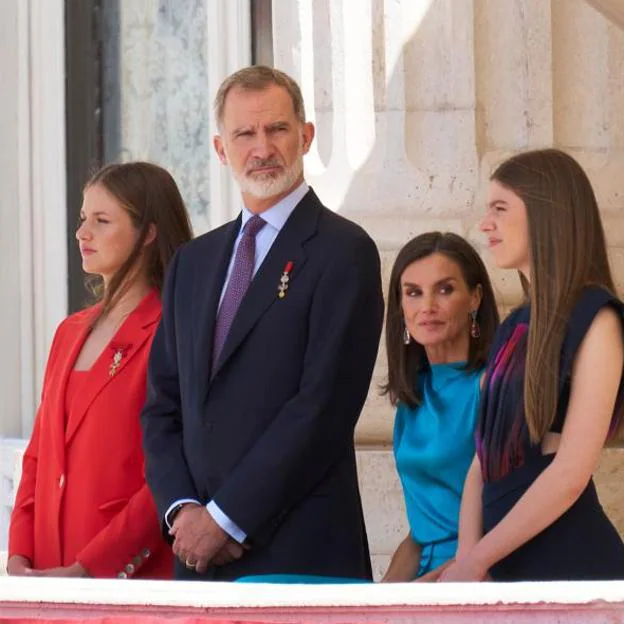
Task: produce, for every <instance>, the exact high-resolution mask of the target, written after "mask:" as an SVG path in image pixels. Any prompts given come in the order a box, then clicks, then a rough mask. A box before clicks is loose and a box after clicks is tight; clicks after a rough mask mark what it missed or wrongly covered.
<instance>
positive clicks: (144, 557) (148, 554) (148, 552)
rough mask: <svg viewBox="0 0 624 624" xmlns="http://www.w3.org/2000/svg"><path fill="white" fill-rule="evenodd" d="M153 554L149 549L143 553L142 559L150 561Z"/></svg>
mask: <svg viewBox="0 0 624 624" xmlns="http://www.w3.org/2000/svg"><path fill="white" fill-rule="evenodd" d="M151 554H152V553H151V552H150V551H149V550H148V549H147V548H144V549H143V550H142V551H141V557H143V559H148V558H149V556H150V555H151Z"/></svg>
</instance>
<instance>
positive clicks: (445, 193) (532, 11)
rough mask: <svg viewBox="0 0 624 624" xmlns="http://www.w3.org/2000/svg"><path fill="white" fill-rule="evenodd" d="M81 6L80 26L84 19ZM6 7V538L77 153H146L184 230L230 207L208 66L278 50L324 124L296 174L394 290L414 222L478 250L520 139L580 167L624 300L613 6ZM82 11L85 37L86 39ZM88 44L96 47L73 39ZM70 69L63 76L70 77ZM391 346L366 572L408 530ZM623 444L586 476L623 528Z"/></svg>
mask: <svg viewBox="0 0 624 624" xmlns="http://www.w3.org/2000/svg"><path fill="white" fill-rule="evenodd" d="M80 3H82V4H80ZM87 4H90V7H91V13H89V15H88V16H87V18H86V21H85V20H84V19H83V18H81V17H80V15H79V13H80V11H81V10H84V6H86V5H87ZM0 7H1V9H2V15H3V19H2V26H0V28H2V36H1V37H0V70H1V71H0V76H2V86H3V88H2V92H3V97H2V98H0V145H1V150H0V292H1V293H2V305H1V306H0V345H1V346H2V357H1V358H0V436H2V437H3V438H4V442H3V443H2V445H0V464H1V470H2V475H3V476H2V479H3V480H2V485H1V487H0V496H2V497H3V498H2V501H3V504H4V507H3V509H2V515H1V516H0V523H2V524H3V526H2V527H0V528H1V530H2V534H3V539H4V533H5V532H6V520H7V517H8V508H9V506H10V500H11V492H12V487H13V484H12V477H11V475H12V471H13V466H14V450H13V449H14V448H15V447H16V446H17V447H20V446H23V442H19V441H17V442H15V441H14V440H16V439H17V440H22V439H24V438H27V437H28V435H29V433H30V430H31V427H32V422H33V418H34V415H35V412H36V406H37V398H38V394H39V391H40V385H41V377H42V372H43V366H44V363H45V359H46V354H47V349H48V347H49V345H50V341H51V339H52V336H53V333H54V329H55V327H56V325H57V324H58V322H59V321H60V320H61V319H62V318H63V317H64V316H65V315H66V314H67V313H68V311H69V310H70V309H72V308H73V309H75V307H76V306H77V305H79V304H80V301H79V298H80V297H79V294H80V290H79V289H80V284H79V279H80V276H79V273H77V272H76V266H77V265H76V256H75V253H76V252H75V248H74V247H73V245H72V231H73V219H74V218H75V215H76V214H77V210H78V209H79V202H80V186H81V184H82V183H84V181H85V177H84V176H85V175H86V173H87V171H88V168H89V165H90V162H89V161H90V159H91V158H92V157H93V155H94V154H95V155H96V157H97V158H96V160H98V159H99V160H100V161H101V162H107V161H110V160H118V159H121V160H130V159H139V158H140V159H149V160H154V161H156V162H158V163H159V164H162V165H164V166H166V167H168V168H169V169H170V170H171V171H172V173H173V174H174V176H175V177H176V179H177V180H178V182H179V183H180V187H181V190H182V193H183V195H184V197H185V200H186V201H187V203H188V205H189V209H190V211H191V214H192V218H193V224H194V227H195V230H196V233H201V232H203V231H206V230H207V229H209V228H212V227H214V226H216V225H219V224H221V223H223V222H224V221H226V220H228V219H229V218H231V217H232V216H233V215H235V214H236V213H237V211H238V207H239V203H238V199H237V195H236V190H235V188H234V187H233V185H232V182H231V180H230V178H229V176H228V174H227V172H226V171H224V170H223V169H222V168H221V166H220V165H219V163H218V161H217V159H215V158H213V157H212V154H211V142H212V141H211V136H212V134H213V132H214V123H213V120H212V119H211V106H210V104H211V100H212V97H213V95H214V91H215V90H216V87H217V86H218V84H219V82H220V81H221V79H222V78H223V77H225V76H226V75H227V74H228V73H230V72H231V71H233V70H235V69H237V68H239V67H241V66H243V65H246V64H249V63H250V62H252V60H257V61H263V62H273V63H274V65H275V66H276V67H279V68H280V69H283V70H285V71H287V72H288V73H290V74H292V75H293V76H294V77H296V78H297V79H298V80H299V82H300V84H301V85H302V89H303V92H304V97H305V101H306V106H307V112H308V116H309V117H310V119H311V120H312V121H314V122H315V124H316V127H317V140H316V142H315V145H314V147H313V149H312V151H311V153H310V154H309V155H308V157H307V160H306V175H307V179H308V181H309V182H310V184H311V185H312V186H313V187H314V188H315V190H316V191H317V193H318V194H319V196H320V197H321V198H322V199H323V200H324V202H325V203H326V204H327V205H328V206H329V207H331V208H332V209H334V210H336V211H339V212H340V213H342V214H344V215H345V216H347V217H349V218H351V219H353V220H355V221H357V222H359V223H360V224H361V225H363V226H364V227H365V228H366V229H367V230H368V231H369V232H370V233H371V235H372V236H373V237H374V238H375V240H376V241H377V244H378V246H379V249H380V253H381V256H382V264H383V271H384V279H385V283H386V284H387V280H388V277H389V271H390V267H391V265H392V262H393V259H394V256H395V255H396V252H397V250H398V249H399V248H400V247H401V246H402V244H403V243H404V242H406V241H407V240H408V239H409V238H411V237H412V236H414V235H416V234H419V233H421V232H425V231H427V230H432V229H439V230H451V231H454V232H457V233H459V234H461V235H463V236H466V237H467V238H468V239H469V240H470V241H471V242H473V243H474V244H475V246H476V247H477V248H478V249H479V250H480V251H481V252H483V256H484V259H485V260H486V263H488V262H489V259H488V256H487V252H486V250H485V249H484V244H483V243H484V241H483V239H482V238H481V236H480V234H479V232H478V230H477V223H478V221H479V218H480V215H481V214H482V213H483V210H484V199H483V190H484V182H485V181H486V180H487V177H488V175H489V173H490V171H491V170H492V167H493V166H494V165H495V164H496V163H497V162H498V161H500V160H501V159H502V158H504V157H505V156H507V155H509V154H511V153H514V152H516V151H519V150H524V149H531V148H539V147H547V146H556V147H559V148H562V149H565V150H567V151H569V152H570V153H571V154H572V155H574V156H575V157H576V158H577V159H578V160H579V161H580V162H581V164H582V165H583V166H584V167H585V168H586V170H587V171H588V173H589V175H590V178H591V180H592V182H593V184H594V187H595V189H596V191H597V195H598V200H599V205H600V208H601V211H602V214H603V219H604V223H605V230H606V233H607V238H608V245H609V253H610V258H611V261H612V266H613V270H614V275H615V279H616V284H617V287H618V289H619V291H620V293H621V294H624V176H623V175H622V171H624V115H623V114H622V111H623V110H624V72H622V67H624V5H623V4H622V2H621V1H620V0H418V1H417V0H357V1H356V0H273V2H264V0H251V2H249V1H247V0H235V1H230V0H132V1H130V2H126V1H125V0H124V2H120V1H119V0H100V1H99V2H92V1H91V0H89V2H87V3H84V2H83V0H2V3H1V4H0ZM80 7H82V8H80ZM83 17H84V16H83ZM80 19H83V21H82V22H81V21H80ZM76 20H77V21H76ZM89 20H90V21H89ZM81 24H82V27H81ZM85 24H86V25H89V27H91V26H92V25H93V24H96V25H97V28H98V31H97V32H98V33H99V34H98V36H97V37H95V39H94V38H93V37H91V38H90V39H89V38H87V40H85V41H86V43H85V41H83V40H82V39H81V33H84V32H85V31H88V30H89V29H88V28H86V27H85ZM81 28H82V30H81ZM71 33H73V34H72V37H73V38H68V34H71ZM91 34H92V33H91ZM81 46H82V47H81ZM89 46H91V48H89ZM92 48H95V50H96V51H95V53H94V55H93V56H92V57H90V56H89V54H86V55H83V54H82V52H81V51H83V50H85V49H86V50H89V49H92ZM85 58H86V60H87V62H86V63H85ZM93 63H95V65H94V64H93ZM76 75H77V76H79V79H78V80H77V82H75V83H72V84H77V85H78V87H74V89H73V90H72V88H71V85H70V86H68V77H73V76H76ZM93 75H95V76H97V81H96V83H90V84H87V85H86V86H85V89H84V90H81V88H80V84H81V83H80V76H83V77H84V76H87V77H88V76H93ZM72 79H73V78H72ZM89 98H91V99H90V100H89V101H88V102H85V100H87V99H89ZM85 128H86V130H85ZM95 129H97V130H98V131H97V132H95ZM98 137H99V138H98ZM81 175H82V177H81ZM72 254H73V255H72ZM72 267H73V268H72ZM488 268H489V269H490V271H491V275H492V277H493V280H494V285H495V289H496V293H497V297H498V301H499V304H500V306H501V309H502V310H503V312H505V311H507V310H509V309H510V308H511V307H513V306H514V305H515V304H517V303H518V302H519V301H520V296H521V291H520V285H519V282H518V280H517V278H516V277H515V276H514V275H511V274H510V273H509V272H502V271H499V270H497V269H496V268H494V267H493V266H491V264H488ZM72 280H73V281H72ZM76 280H78V282H76ZM77 283H78V286H76V284H77ZM384 361H385V354H384V351H383V345H382V348H381V349H380V355H379V360H378V364H377V368H376V372H375V376H374V379H373V384H372V385H371V390H370V395H369V399H368V401H367V405H366V407H365V411H364V414H363V416H362V419H361V421H360V424H359V427H358V430H357V444H358V449H359V462H360V468H361V479H362V487H363V491H364V497H365V503H366V513H367V522H368V524H369V529H370V532H371V537H372V541H373V551H374V553H375V554H376V556H377V560H376V562H377V566H378V568H379V569H381V567H383V566H384V565H385V563H386V561H387V556H388V555H389V554H390V553H391V552H392V550H393V548H394V547H395V546H396V544H397V543H398V541H399V539H400V538H401V537H402V536H403V534H404V531H405V530H406V528H405V526H406V525H405V520H404V514H403V509H402V503H401V494H400V490H399V487H398V484H397V481H396V475H395V473H394V466H393V462H392V458H391V456H390V454H389V452H388V451H387V449H388V448H389V446H390V443H391V434H392V420H393V414H392V410H391V408H390V406H389V405H388V403H387V400H386V399H384V398H382V397H380V396H379V392H378V388H379V384H380V383H381V382H382V381H383V379H384V376H385V364H384ZM622 453H624V451H619V450H617V449H615V450H612V451H609V452H608V453H607V454H606V455H605V460H604V463H603V465H602V467H601V473H600V478H599V481H600V485H601V488H602V490H601V493H602V494H603V496H604V500H605V503H606V506H607V508H608V509H609V510H610V513H612V515H613V516H614V519H616V521H617V522H618V523H619V526H620V528H621V529H622V528H624V522H623V520H624V507H623V506H622V505H620V506H619V507H618V499H620V500H621V498H622V490H621V488H620V486H619V481H621V475H622V468H621V467H620V465H621V462H622Z"/></svg>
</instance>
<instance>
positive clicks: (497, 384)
mask: <svg viewBox="0 0 624 624" xmlns="http://www.w3.org/2000/svg"><path fill="white" fill-rule="evenodd" d="M604 306H612V307H613V308H615V309H616V310H617V311H618V312H619V313H620V314H622V315H623V317H624V306H623V304H622V303H621V302H620V301H619V300H618V299H617V298H615V297H614V296H613V295H611V294H610V293H609V292H607V291H606V290H604V289H602V288H598V287H590V288H586V289H585V291H584V292H583V295H582V297H581V299H580V301H579V302H578V303H577V305H576V306H575V307H574V310H573V312H572V315H571V317H570V321H569V322H568V327H567V330H566V335H565V338H564V342H563V346H562V353H561V364H560V381H559V400H558V406H557V415H556V418H555V421H554V423H553V426H552V429H551V430H552V431H554V432H558V433H560V432H561V430H562V428H563V424H564V421H565V415H566V412H567V408H568V401H569V396H570V379H571V373H572V366H573V363H574V359H575V356H576V353H577V351H578V348H579V346H580V344H581V342H582V340H583V337H584V336H585V334H586V333H587V330H588V329H589V327H590V325H591V323H592V321H593V320H594V317H595V316H596V314H597V313H598V311H599V310H600V309H601V308H603V307H604ZM530 316H531V314H530V308H529V306H528V305H527V306H523V307H521V308H518V309H517V310H516V311H515V312H513V313H512V314H511V315H510V316H509V317H508V318H507V319H506V320H505V322H504V323H503V324H502V325H501V326H500V328H499V330H498V332H497V334H496V337H495V341H494V345H493V348H492V351H491V357H490V360H489V363H488V367H487V371H486V380H485V384H484V392H483V399H482V403H481V407H480V415H479V424H478V428H477V436H476V437H477V453H478V456H479V459H480V462H481V469H482V473H483V481H484V483H483V528H484V532H486V533H487V532H489V531H491V530H492V529H493V528H494V527H495V526H496V525H497V524H498V523H499V522H500V521H501V520H502V518H503V517H504V516H505V515H507V513H508V512H509V511H510V510H511V508H512V507H513V506H514V505H515V503H516V502H517V501H518V500H519V499H520V497H521V496H522V495H523V494H524V492H526V490H527V489H528V488H529V487H530V485H531V484H532V483H533V482H534V481H535V479H536V478H537V477H538V476H539V475H540V474H541V472H542V471H543V470H544V469H545V468H546V467H547V466H548V465H549V464H550V462H551V461H552V460H553V458H554V455H542V453H541V445H540V444H537V445H533V444H531V442H530V439H529V433H528V428H527V425H526V421H525V417H524V366H525V361H526V347H527V337H528V328H529V323H530ZM623 394H624V393H623V384H622V382H620V392H619V396H618V400H617V402H616V409H615V413H614V416H613V421H612V428H614V427H615V426H616V424H617V423H618V422H619V419H620V417H621V412H622V406H623V401H622V398H623ZM490 574H491V575H492V577H493V579H494V580H497V581H549V580H609V579H624V544H623V543H622V540H621V538H620V536H619V535H618V533H617V531H616V529H615V528H614V526H613V525H612V524H611V522H610V521H609V519H608V518H607V516H606V514H605V513H604V511H603V509H602V507H601V506H600V502H599V501H598V497H597V495H596V488H595V486H594V483H593V480H591V481H590V482H589V484H588V485H587V487H586V488H585V490H584V491H583V493H582V494H581V496H580V497H579V499H578V500H577V501H576V502H575V503H574V504H573V505H572V507H571V508H570V509H569V510H568V511H567V512H565V513H564V514H563V515H562V516H561V517H560V518H559V519H557V520H556V521H555V522H554V523H553V524H552V525H550V526H549V527H547V528H546V529H545V530H544V531H542V532H541V533H539V534H538V535H536V536H535V537H534V538H533V539H531V540H529V541H528V542H527V543H526V544H524V545H523V546H521V547H520V548H519V549H517V550H516V551H514V552H513V553H511V554H510V555H508V556H507V557H506V558H505V559H503V560H501V561H499V562H498V563H497V564H496V565H494V566H493V567H492V568H491V570H490Z"/></svg>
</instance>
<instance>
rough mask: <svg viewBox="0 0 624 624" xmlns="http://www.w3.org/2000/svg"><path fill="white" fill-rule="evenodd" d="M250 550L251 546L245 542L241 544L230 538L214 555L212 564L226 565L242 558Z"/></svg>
mask: <svg viewBox="0 0 624 624" xmlns="http://www.w3.org/2000/svg"><path fill="white" fill-rule="evenodd" d="M247 550H249V546H246V545H245V544H239V543H238V542H237V541H235V540H233V539H231V538H230V539H229V540H228V541H227V542H226V543H225V546H224V547H223V548H222V549H221V550H220V551H219V552H218V553H217V554H216V555H215V556H214V557H213V559H212V561H211V562H210V565H218V566H222V565H226V564H228V563H232V561H236V560H237V559H240V558H241V557H242V556H243V555H244V554H245V552H246V551H247Z"/></svg>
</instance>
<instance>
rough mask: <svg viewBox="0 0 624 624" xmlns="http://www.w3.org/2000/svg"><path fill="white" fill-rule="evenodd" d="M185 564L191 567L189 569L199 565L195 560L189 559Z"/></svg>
mask: <svg viewBox="0 0 624 624" xmlns="http://www.w3.org/2000/svg"><path fill="white" fill-rule="evenodd" d="M184 565H185V566H186V567H187V568H188V569H189V570H194V569H195V566H196V565H197V564H196V563H195V562H194V561H189V560H188V559H187V560H186V561H185V562H184Z"/></svg>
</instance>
